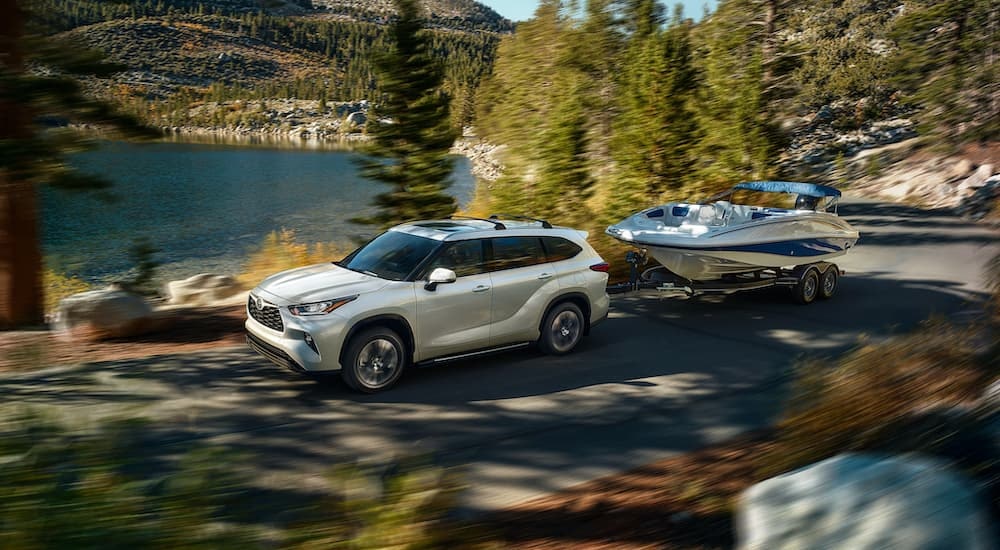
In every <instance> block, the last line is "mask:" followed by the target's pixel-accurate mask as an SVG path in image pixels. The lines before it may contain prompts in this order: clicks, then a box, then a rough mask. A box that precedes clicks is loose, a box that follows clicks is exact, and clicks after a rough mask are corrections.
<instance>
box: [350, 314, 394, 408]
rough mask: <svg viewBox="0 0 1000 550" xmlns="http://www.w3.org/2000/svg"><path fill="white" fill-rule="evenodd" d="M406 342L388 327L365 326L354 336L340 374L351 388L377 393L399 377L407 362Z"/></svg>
mask: <svg viewBox="0 0 1000 550" xmlns="http://www.w3.org/2000/svg"><path fill="white" fill-rule="evenodd" d="M407 357H408V356H407V353H406V345H405V344H403V340H402V338H400V337H399V335H398V334H396V333H395V332H394V331H392V330H390V329H388V328H385V327H375V328H370V329H368V330H365V331H363V332H361V333H360V334H358V335H357V336H355V337H353V338H351V343H350V344H349V345H348V346H347V352H346V353H345V354H344V365H343V370H342V371H341V376H342V377H343V379H344V382H345V383H346V384H347V385H348V386H350V387H351V388H352V389H354V390H357V391H361V392H365V393H375V392H377V391H382V390H384V389H386V388H388V387H390V386H392V385H393V384H395V383H396V381H397V380H399V377H400V376H401V375H402V374H403V369H404V368H406V363H407Z"/></svg>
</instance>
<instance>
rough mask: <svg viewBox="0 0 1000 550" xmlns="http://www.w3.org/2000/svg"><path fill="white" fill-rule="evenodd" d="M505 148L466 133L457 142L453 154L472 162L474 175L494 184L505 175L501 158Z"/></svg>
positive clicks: (453, 147)
mask: <svg viewBox="0 0 1000 550" xmlns="http://www.w3.org/2000/svg"><path fill="white" fill-rule="evenodd" d="M503 150H504V146H502V145H494V144H492V143H489V142H487V141H483V140H481V139H479V138H477V137H475V136H474V135H472V134H470V133H468V132H466V134H465V135H463V136H462V137H461V138H459V139H457V140H456V141H455V144H454V145H453V146H452V148H451V152H452V153H453V154H456V155H462V156H465V157H467V158H468V159H469V160H470V161H472V174H473V175H474V176H476V177H477V178H479V179H482V180H485V181H487V182H494V181H496V180H498V179H500V176H502V175H503V170H504V165H503V162H501V160H500V157H501V155H502V153H503Z"/></svg>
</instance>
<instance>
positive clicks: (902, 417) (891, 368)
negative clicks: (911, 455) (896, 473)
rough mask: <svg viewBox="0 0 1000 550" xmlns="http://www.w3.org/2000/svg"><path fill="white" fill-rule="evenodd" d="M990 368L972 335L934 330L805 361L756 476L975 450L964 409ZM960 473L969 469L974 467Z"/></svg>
mask: <svg viewBox="0 0 1000 550" xmlns="http://www.w3.org/2000/svg"><path fill="white" fill-rule="evenodd" d="M997 367H998V365H997V359H996V357H994V356H993V355H992V352H991V351H989V350H984V349H982V335H981V334H979V333H978V331H975V330H970V329H960V328H955V327H951V326H948V325H946V324H944V323H930V324H929V325H928V326H926V327H925V328H924V329H922V330H920V331H918V332H916V333H914V334H912V335H910V336H907V337H904V338H900V339H896V340H893V341H890V342H887V343H883V344H868V345H863V346H861V347H860V348H858V349H856V350H855V351H853V352H851V353H849V354H847V355H845V356H844V357H843V358H841V359H839V360H836V361H833V362H828V361H821V360H816V361H811V362H809V363H807V364H805V365H803V366H802V367H801V368H800V370H799V372H798V375H797V378H796V380H795V382H794V384H793V388H792V396H793V397H792V401H791V403H790V405H789V407H788V410H787V411H786V412H785V413H784V415H783V417H782V418H781V420H780V422H779V423H778V426H777V442H776V445H775V446H774V448H773V450H772V451H771V452H768V453H766V454H764V455H763V456H762V457H761V459H760V471H761V473H762V474H763V476H764V477H771V476H774V475H778V474H781V473H784V472H787V471H790V470H793V469H796V468H800V467H803V466H806V465H809V464H812V463H815V462H818V461H820V460H823V459H825V458H829V457H831V456H834V455H836V454H839V453H843V452H848V451H864V450H869V451H886V452H924V453H928V454H935V455H938V456H943V458H948V459H954V458H956V456H955V454H956V453H955V452H954V451H955V447H956V446H957V447H960V448H965V449H967V450H968V449H971V448H973V447H975V446H977V445H979V443H970V441H972V440H971V439H969V437H970V434H973V439H975V437H977V436H975V435H974V432H977V431H979V428H980V427H981V426H977V424H978V422H979V419H978V417H977V414H976V409H974V408H971V407H970V404H972V403H974V402H976V400H977V399H978V398H979V397H980V396H981V394H982V392H983V390H984V389H985V388H986V387H987V386H988V385H989V384H990V383H991V382H992V381H994V380H995V379H996V378H997V372H998V371H997ZM945 419H947V421H945ZM983 420H985V419H983ZM959 454H961V453H959ZM967 466H968V468H969V469H970V470H973V471H976V470H979V469H982V467H983V466H984V464H982V463H981V462H979V463H976V464H969V465H967Z"/></svg>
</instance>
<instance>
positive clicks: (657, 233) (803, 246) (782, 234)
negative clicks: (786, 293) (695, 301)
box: [607, 204, 858, 281]
mask: <svg viewBox="0 0 1000 550" xmlns="http://www.w3.org/2000/svg"><path fill="white" fill-rule="evenodd" d="M726 207H727V208H729V209H732V208H734V207H733V206H731V205H728V204H727V205H726ZM710 208H713V206H712V205H688V204H668V205H664V206H661V207H657V208H654V209H650V210H646V211H644V212H640V213H638V214H635V215H633V216H631V217H629V218H627V219H625V220H622V222H620V223H618V224H616V225H613V226H611V227H609V228H608V230H607V233H608V234H609V235H611V236H612V237H614V238H616V239H618V240H620V241H623V242H626V243H629V244H632V245H633V246H636V247H638V248H644V249H646V250H647V252H648V253H649V255H650V256H652V257H653V259H655V260H656V261H657V262H659V263H660V264H662V265H663V266H664V267H666V268H667V269H669V270H670V271H671V272H673V273H674V274H676V275H679V276H680V277H683V278H685V279H688V280H691V281H709V280H714V279H718V278H720V277H723V276H725V275H730V274H739V273H748V272H753V271H760V270H763V269H774V268H781V267H790V266H796V265H805V264H811V263H817V262H823V261H829V260H831V259H833V258H837V257H839V256H843V255H844V254H846V253H847V251H848V250H850V249H851V248H852V247H853V246H854V244H855V243H856V242H857V240H858V232H857V230H855V229H854V228H853V227H851V225H850V224H848V223H847V222H846V221H844V220H842V219H841V218H840V217H839V216H837V215H835V214H831V213H826V212H812V211H789V210H766V211H764V210H759V209H757V208H756V207H744V206H736V207H735V208H736V209H738V212H739V213H738V214H737V215H735V216H734V215H733V214H732V213H731V212H730V213H728V214H727V213H726V211H724V210H723V209H719V211H720V212H722V213H723V214H724V215H719V216H717V217H713V216H712V214H713V211H707V212H699V211H698V210H707V209H710ZM696 209H698V210H696ZM671 212H677V213H678V216H672V215H671V214H670V213H671ZM703 214H707V215H703ZM695 222H697V223H695Z"/></svg>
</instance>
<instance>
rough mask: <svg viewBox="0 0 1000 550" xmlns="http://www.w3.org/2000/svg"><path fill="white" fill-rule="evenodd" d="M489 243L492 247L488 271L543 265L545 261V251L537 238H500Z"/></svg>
mask: <svg viewBox="0 0 1000 550" xmlns="http://www.w3.org/2000/svg"><path fill="white" fill-rule="evenodd" d="M490 243H491V244H492V245H493V255H492V257H491V258H490V262H489V270H490V271H501V270H504V269H514V268H516V267H525V266H529V265H537V264H543V263H545V262H546V261H547V260H546V259H545V249H544V248H542V241H541V240H540V239H539V238H538V237H501V238H499V239H490Z"/></svg>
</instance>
